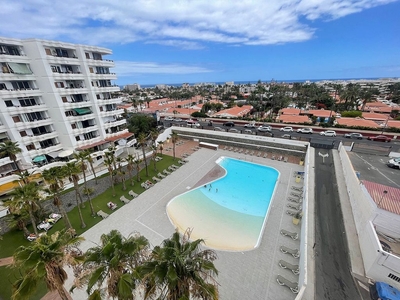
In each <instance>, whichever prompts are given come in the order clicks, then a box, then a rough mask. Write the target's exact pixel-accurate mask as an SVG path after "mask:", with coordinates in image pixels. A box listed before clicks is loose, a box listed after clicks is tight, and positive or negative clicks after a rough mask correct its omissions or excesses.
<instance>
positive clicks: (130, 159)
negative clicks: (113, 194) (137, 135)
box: [125, 154, 135, 186]
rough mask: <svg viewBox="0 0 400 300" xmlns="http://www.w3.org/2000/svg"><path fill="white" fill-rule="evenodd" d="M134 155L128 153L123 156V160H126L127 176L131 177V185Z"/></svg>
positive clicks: (132, 183) (132, 182) (132, 181)
mask: <svg viewBox="0 0 400 300" xmlns="http://www.w3.org/2000/svg"><path fill="white" fill-rule="evenodd" d="M134 160H135V157H134V156H133V155H132V154H128V156H127V157H126V158H125V161H126V162H127V165H126V169H127V170H128V172H129V177H130V179H131V186H133V185H134V184H135V182H134V180H133V168H134V167H133V164H134Z"/></svg>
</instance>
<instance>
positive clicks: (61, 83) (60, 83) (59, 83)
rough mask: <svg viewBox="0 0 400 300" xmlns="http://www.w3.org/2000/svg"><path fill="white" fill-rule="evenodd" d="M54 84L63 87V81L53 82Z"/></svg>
mask: <svg viewBox="0 0 400 300" xmlns="http://www.w3.org/2000/svg"><path fill="white" fill-rule="evenodd" d="M54 85H55V86H56V88H63V87H64V82H61V81H60V82H54Z"/></svg>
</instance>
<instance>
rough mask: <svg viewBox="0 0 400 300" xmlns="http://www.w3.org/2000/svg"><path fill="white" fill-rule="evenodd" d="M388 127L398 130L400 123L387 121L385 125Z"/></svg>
mask: <svg viewBox="0 0 400 300" xmlns="http://www.w3.org/2000/svg"><path fill="white" fill-rule="evenodd" d="M387 126H388V127H395V128H400V121H395V120H389V121H388V123H387Z"/></svg>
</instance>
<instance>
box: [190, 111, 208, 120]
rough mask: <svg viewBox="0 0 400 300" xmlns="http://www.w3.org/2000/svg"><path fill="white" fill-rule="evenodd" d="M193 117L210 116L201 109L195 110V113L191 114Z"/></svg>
mask: <svg viewBox="0 0 400 300" xmlns="http://www.w3.org/2000/svg"><path fill="white" fill-rule="evenodd" d="M191 116H192V117H193V118H206V117H208V116H207V114H205V113H203V112H200V111H195V112H194V113H192V114H191Z"/></svg>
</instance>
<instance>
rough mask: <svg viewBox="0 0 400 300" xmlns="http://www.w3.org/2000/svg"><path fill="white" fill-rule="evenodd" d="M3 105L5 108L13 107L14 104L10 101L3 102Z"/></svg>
mask: <svg viewBox="0 0 400 300" xmlns="http://www.w3.org/2000/svg"><path fill="white" fill-rule="evenodd" d="M4 103H5V104H6V106H7V107H13V106H14V104H13V103H12V101H11V100H6V101H4Z"/></svg>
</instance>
